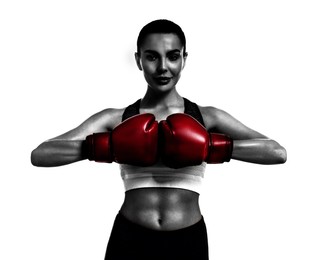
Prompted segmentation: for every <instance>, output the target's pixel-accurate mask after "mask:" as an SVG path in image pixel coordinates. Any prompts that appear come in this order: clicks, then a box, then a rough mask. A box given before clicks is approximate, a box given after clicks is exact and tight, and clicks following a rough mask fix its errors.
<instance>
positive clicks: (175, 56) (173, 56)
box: [168, 53, 180, 61]
mask: <svg viewBox="0 0 317 260" xmlns="http://www.w3.org/2000/svg"><path fill="white" fill-rule="evenodd" d="M179 57H180V54H178V53H175V54H171V55H169V56H168V59H169V60H171V61H176V60H178V59H179Z"/></svg>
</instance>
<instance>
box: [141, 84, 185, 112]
mask: <svg viewBox="0 0 317 260" xmlns="http://www.w3.org/2000/svg"><path fill="white" fill-rule="evenodd" d="M179 104H183V98H182V97H181V95H180V94H179V93H178V92H177V91H176V89H175V88H174V89H172V90H171V91H168V92H163V93H156V92H154V91H153V90H152V89H151V88H150V87H148V89H147V91H146V93H145V95H144V97H143V98H142V100H141V107H143V108H154V107H170V106H178V105H179Z"/></svg>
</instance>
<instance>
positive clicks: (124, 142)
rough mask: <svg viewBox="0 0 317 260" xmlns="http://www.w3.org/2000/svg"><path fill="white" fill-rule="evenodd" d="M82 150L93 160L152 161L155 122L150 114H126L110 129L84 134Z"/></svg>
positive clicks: (154, 157) (146, 163) (155, 152)
mask: <svg viewBox="0 0 317 260" xmlns="http://www.w3.org/2000/svg"><path fill="white" fill-rule="evenodd" d="M86 152H87V157H88V159H89V160H93V161H96V162H108V163H111V162H113V161H114V162H117V163H123V164H131V165H138V166H149V165H153V164H155V162H156V161H157V158H158V122H157V121H155V117H154V115H152V114H141V115H136V116H133V117H130V118H128V119H127V120H125V121H124V122H122V123H121V124H120V125H118V126H117V127H115V128H114V129H113V131H112V132H106V133H97V134H93V135H89V136H87V137H86Z"/></svg>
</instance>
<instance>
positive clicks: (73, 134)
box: [48, 109, 120, 141]
mask: <svg viewBox="0 0 317 260" xmlns="http://www.w3.org/2000/svg"><path fill="white" fill-rule="evenodd" d="M119 113H120V112H119V111H117V110H115V109H106V110H103V111H101V112H99V113H96V114H94V115H92V116H91V117H89V118H88V119H86V120H85V121H84V122H83V123H81V124H80V125H79V126H77V127H75V128H74V129H72V130H70V131H67V132H66V133H63V134H61V135H59V136H56V137H54V138H52V139H49V140H48V141H55V140H84V139H85V138H86V136H87V135H90V134H93V133H98V132H105V131H109V130H112V128H113V127H114V125H116V124H117V123H118V122H117V121H118V116H117V115H118V114H119Z"/></svg>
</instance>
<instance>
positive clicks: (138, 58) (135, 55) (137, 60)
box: [134, 52, 143, 71]
mask: <svg viewBox="0 0 317 260" xmlns="http://www.w3.org/2000/svg"><path fill="white" fill-rule="evenodd" d="M134 58H135V62H136V65H137V66H138V68H139V70H141V71H142V70H143V68H142V64H141V57H140V54H139V53H137V52H136V53H134Z"/></svg>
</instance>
